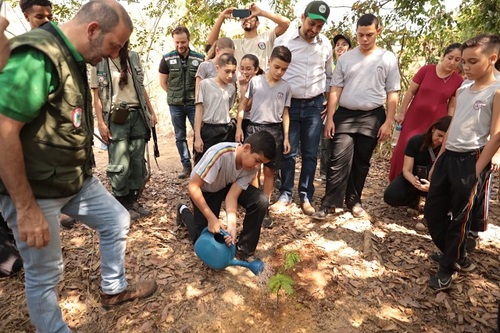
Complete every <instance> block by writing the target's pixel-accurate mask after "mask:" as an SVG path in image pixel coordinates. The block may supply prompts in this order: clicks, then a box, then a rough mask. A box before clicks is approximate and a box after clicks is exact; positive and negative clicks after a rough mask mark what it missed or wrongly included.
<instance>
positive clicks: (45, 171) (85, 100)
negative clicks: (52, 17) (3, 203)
mask: <svg viewBox="0 0 500 333" xmlns="http://www.w3.org/2000/svg"><path fill="white" fill-rule="evenodd" d="M10 45H11V48H12V50H15V49H17V48H20V47H24V46H30V47H33V48H36V49H38V50H40V51H41V52H43V53H44V54H45V55H46V56H47V57H48V58H49V59H50V60H51V61H52V63H53V64H54V68H55V69H54V70H55V71H57V75H58V77H59V85H58V87H57V88H56V89H55V91H53V92H51V93H50V94H49V96H48V101H47V103H46V104H45V105H44V106H43V107H42V109H41V110H40V114H39V115H38V117H36V118H35V119H34V120H33V121H31V122H29V123H26V124H25V125H24V126H23V128H22V129H21V133H20V139H21V143H22V149H23V155H24V162H25V165H26V175H27V177H28V180H29V183H30V185H31V188H32V190H33V193H34V195H35V197H36V198H59V197H67V196H71V195H73V194H76V193H77V192H78V191H79V190H80V189H81V188H82V185H83V182H84V180H85V178H87V177H89V176H91V175H92V163H93V153H92V135H93V129H94V124H93V115H92V107H91V106H92V104H91V96H90V89H89V87H88V82H87V77H86V66H85V65H82V64H80V65H79V64H78V63H77V61H76V60H75V58H74V57H73V55H72V53H71V51H70V50H69V48H68V47H67V46H66V44H65V43H64V41H63V40H62V38H61V36H60V35H59V34H58V32H57V31H56V30H55V28H54V27H52V26H51V25H50V24H46V25H45V26H44V27H41V28H38V29H34V30H32V31H30V32H28V33H25V34H23V35H20V36H17V37H14V38H12V39H11V44H10ZM27 93H29V92H27ZM0 192H1V193H6V189H5V186H4V185H3V183H1V182H0Z"/></svg>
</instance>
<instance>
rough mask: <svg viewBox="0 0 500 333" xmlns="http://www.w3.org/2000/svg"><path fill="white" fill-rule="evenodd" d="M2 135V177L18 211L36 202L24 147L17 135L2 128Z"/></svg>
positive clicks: (0, 159)
mask: <svg viewBox="0 0 500 333" xmlns="http://www.w3.org/2000/svg"><path fill="white" fill-rule="evenodd" d="M1 129H2V130H1V133H0V156H1V157H0V177H1V178H2V182H3V183H4V185H5V187H6V188H7V191H8V192H9V195H10V197H11V199H12V201H13V202H14V205H15V207H16V210H17V211H21V210H24V209H26V208H27V207H29V206H30V205H32V204H33V203H34V202H35V197H34V195H33V191H32V189H31V186H30V184H29V182H28V177H27V176H26V166H25V163H24V156H23V153H22V151H23V150H22V145H21V141H20V139H19V132H18V133H17V135H16V134H15V133H13V132H11V131H8V130H4V126H2V127H1Z"/></svg>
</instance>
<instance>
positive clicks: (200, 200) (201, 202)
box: [188, 184, 217, 221]
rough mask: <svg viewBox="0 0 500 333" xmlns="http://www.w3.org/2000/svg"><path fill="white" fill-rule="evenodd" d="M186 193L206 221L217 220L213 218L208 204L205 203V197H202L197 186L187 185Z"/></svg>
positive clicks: (213, 215) (215, 217)
mask: <svg viewBox="0 0 500 333" xmlns="http://www.w3.org/2000/svg"><path fill="white" fill-rule="evenodd" d="M188 192H189V196H190V197H191V200H193V203H194V204H195V205H196V207H197V208H198V209H199V210H200V212H201V213H202V214H203V216H205V218H206V219H207V220H208V221H211V220H214V219H217V216H215V214H214V213H213V212H212V210H211V209H210V207H208V204H207V202H206V201H205V197H204V196H203V192H202V191H201V188H200V187H199V186H195V185H193V184H189V185H188Z"/></svg>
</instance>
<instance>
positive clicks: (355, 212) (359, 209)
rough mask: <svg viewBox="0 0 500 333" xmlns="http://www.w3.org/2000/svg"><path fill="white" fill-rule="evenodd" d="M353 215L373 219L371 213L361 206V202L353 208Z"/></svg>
mask: <svg viewBox="0 0 500 333" xmlns="http://www.w3.org/2000/svg"><path fill="white" fill-rule="evenodd" d="M351 213H352V216H353V217H355V218H358V219H371V216H370V214H368V212H367V211H366V210H365V209H364V208H363V206H361V204H359V203H357V204H355V205H354V206H353V207H352V208H351Z"/></svg>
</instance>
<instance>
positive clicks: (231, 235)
mask: <svg viewBox="0 0 500 333" xmlns="http://www.w3.org/2000/svg"><path fill="white" fill-rule="evenodd" d="M228 215H229V214H228ZM234 218H235V217H234ZM234 218H233V219H234ZM233 219H231V218H230V216H228V221H227V231H225V230H223V229H221V226H222V222H221V220H220V219H219V218H217V217H215V218H214V219H212V220H208V231H210V232H211V233H212V234H222V231H224V234H223V235H224V241H225V242H226V244H227V246H231V245H234V244H235V243H234V241H235V240H236V221H234V222H232V221H231V220H233Z"/></svg>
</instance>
